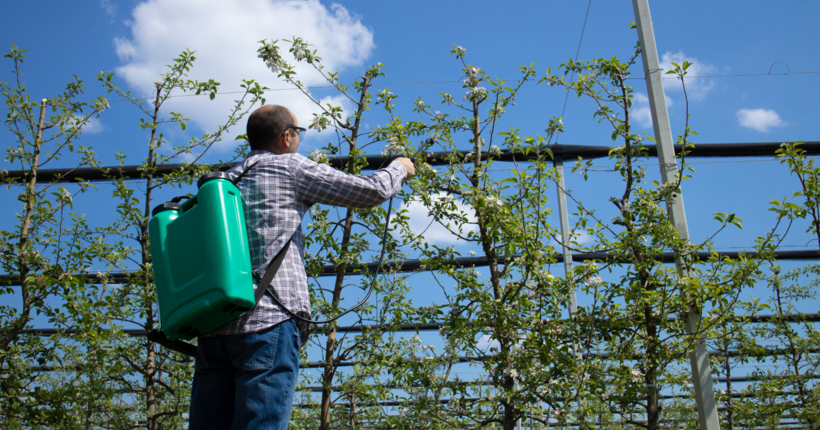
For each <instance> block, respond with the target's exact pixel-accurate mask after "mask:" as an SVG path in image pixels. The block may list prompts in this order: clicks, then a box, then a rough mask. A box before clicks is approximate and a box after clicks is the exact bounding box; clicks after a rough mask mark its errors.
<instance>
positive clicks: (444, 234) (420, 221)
mask: <svg viewBox="0 0 820 430" xmlns="http://www.w3.org/2000/svg"><path fill="white" fill-rule="evenodd" d="M434 198H435V199H436V200H439V201H441V200H444V199H449V198H451V197H450V196H449V195H448V194H446V193H439V194H437V195H436V196H435V197H434ZM455 205H456V208H457V209H458V210H459V211H461V212H464V213H465V215H466V218H467V220H468V221H469V222H473V223H474V222H475V221H476V219H475V215H474V213H473V211H472V210H471V209H470V208H469V207H468V206H467V205H465V204H464V203H461V202H459V201H458V200H455ZM405 209H406V210H407V216H408V217H410V222H409V224H410V231H411V232H412V233H413V234H414V235H419V234H423V235H424V240H425V241H426V242H427V243H429V244H453V243H456V242H458V241H459V240H460V239H459V238H458V237H457V236H455V235H454V234H453V233H451V232H450V230H448V229H447V227H445V226H450V229H452V230H453V231H457V232H459V233H460V234H461V235H465V234H467V232H469V229H462V230H461V231H459V230H458V229H457V228H456V227H455V223H454V222H453V221H452V220H450V219H446V218H445V219H440V220H439V221H436V220H435V219H434V218H433V216H432V215H431V213H430V209H429V208H427V207H425V206H424V204H422V203H421V202H420V201H417V200H407V201H405V202H403V203H402V205H401V208H399V210H405Z"/></svg>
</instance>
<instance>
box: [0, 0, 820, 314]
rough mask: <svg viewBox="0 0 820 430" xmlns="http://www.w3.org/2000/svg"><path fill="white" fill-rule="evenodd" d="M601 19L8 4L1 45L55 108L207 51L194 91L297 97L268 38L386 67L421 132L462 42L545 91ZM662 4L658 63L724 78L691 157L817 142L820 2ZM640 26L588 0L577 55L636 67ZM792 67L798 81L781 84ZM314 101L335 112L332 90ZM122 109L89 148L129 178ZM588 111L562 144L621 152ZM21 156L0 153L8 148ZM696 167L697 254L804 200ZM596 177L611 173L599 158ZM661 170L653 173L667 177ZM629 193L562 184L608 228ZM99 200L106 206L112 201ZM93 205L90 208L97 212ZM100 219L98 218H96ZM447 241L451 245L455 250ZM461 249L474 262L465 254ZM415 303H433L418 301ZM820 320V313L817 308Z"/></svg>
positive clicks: (299, 106)
mask: <svg viewBox="0 0 820 430" xmlns="http://www.w3.org/2000/svg"><path fill="white" fill-rule="evenodd" d="M589 4H590V3H588V2H586V1H575V2H552V1H509V2H505V3H504V4H503V6H501V4H500V3H498V2H490V1H473V2H469V3H468V2H455V1H440V0H439V1H426V0H425V1H415V2H387V1H383V2H373V1H367V2H365V1H343V2H339V3H329V2H324V1H323V2H319V1H317V0H313V1H307V2H272V1H270V0H253V1H238V0H236V1H224V0H203V1H199V2H194V1H172V0H158V1H147V2H143V1H120V2H114V1H112V0H103V1H88V2H56V1H52V2H47V3H32V2H11V3H9V4H7V5H5V6H4V13H3V15H2V17H0V24H1V25H0V34H2V40H3V41H4V43H6V46H5V48H4V49H6V50H8V49H10V47H11V43H15V44H16V45H17V46H18V47H19V48H21V49H26V50H28V51H29V54H27V57H26V63H25V69H24V71H25V74H26V77H25V81H26V83H27V84H28V87H29V89H30V91H31V94H32V97H33V98H37V99H39V98H41V97H49V96H52V95H53V94H55V93H56V92H58V91H59V90H61V89H62V88H63V86H64V85H65V83H66V82H68V81H69V80H70V79H71V77H72V75H75V74H76V75H77V76H79V77H80V78H81V79H83V80H84V81H85V82H86V83H87V91H86V94H87V95H88V96H89V97H88V98H89V99H90V98H91V97H93V96H96V95H98V94H101V93H102V90H101V88H100V87H99V85H97V84H96V82H94V80H93V75H94V74H96V73H99V72H100V71H103V70H105V71H114V72H117V75H118V82H119V83H120V84H121V85H122V86H124V87H126V88H129V89H131V90H133V91H134V93H135V94H140V95H146V94H148V93H149V88H150V82H152V80H153V78H154V76H156V75H157V74H158V73H160V72H161V71H162V69H161V67H162V65H164V64H167V63H168V62H170V61H171V60H172V58H173V57H175V56H176V55H177V54H178V53H179V52H180V51H181V50H182V49H184V48H189V49H191V50H194V51H197V56H198V57H199V60H198V62H197V64H196V65H195V68H194V73H193V74H192V77H194V78H197V79H203V78H205V79H207V78H210V77H213V78H215V79H216V80H217V81H220V82H222V84H223V86H222V91H223V92H225V91H233V90H237V89H238V85H239V83H240V80H241V79H256V80H259V81H261V82H262V83H264V84H265V85H267V86H268V87H270V88H277V89H278V88H287V86H286V84H284V83H282V82H278V81H277V80H276V78H275V77H274V76H273V75H272V74H271V73H270V72H268V71H267V70H266V69H265V68H264V65H263V64H262V62H261V61H260V60H259V59H257V58H256V49H257V46H258V45H257V41H258V40H260V39H277V38H278V39H281V38H289V37H291V36H294V35H296V36H300V37H304V38H305V39H306V40H307V41H308V42H310V43H313V44H314V45H315V47H316V48H317V49H318V50H319V55H320V56H322V57H324V58H325V60H326V62H327V64H328V66H329V68H331V69H336V70H339V71H341V72H342V77H343V78H344V79H347V81H348V82H349V81H350V80H352V79H353V78H355V77H356V76H358V75H360V74H361V73H362V72H363V70H364V68H365V67H366V66H367V65H369V64H374V63H377V62H381V63H384V64H385V65H386V66H385V68H384V69H383V71H384V72H385V73H386V74H387V77H386V78H384V79H382V82H384V83H388V84H386V85H384V86H380V87H378V88H377V89H379V90H380V89H383V88H389V89H390V90H391V91H392V92H393V93H395V94H397V95H399V98H398V99H397V101H396V103H397V104H398V105H399V109H400V111H401V112H402V115H403V116H404V118H405V119H414V118H416V116H415V115H413V114H412V113H411V109H412V106H411V103H412V102H413V101H415V100H416V99H417V98H418V97H421V98H422V99H423V100H426V101H427V102H428V103H432V104H434V105H437V104H438V102H439V99H438V97H437V95H436V94H437V93H438V92H448V93H452V94H461V93H460V91H463V90H462V89H461V85H460V84H459V83H452V82H450V83H447V82H440V81H456V80H458V79H459V78H460V77H461V74H460V72H459V69H460V64H459V63H458V62H457V61H456V60H455V58H454V57H453V56H451V55H450V54H449V51H450V50H451V49H452V47H453V45H454V44H457V45H461V46H463V47H465V48H466V50H467V60H468V61H469V62H470V63H472V64H475V65H476V66H479V67H481V68H482V70H484V71H486V72H487V73H488V74H489V75H490V76H496V77H501V78H508V79H515V78H517V77H518V73H517V72H516V68H517V67H518V66H521V65H529V64H530V63H535V70H536V71H537V73H538V77H541V76H543V75H544V72H545V69H546V68H547V67H552V68H553V70H555V69H556V68H557V66H558V65H559V64H561V63H562V62H563V61H565V60H566V59H568V58H571V57H574V56H575V54H576V50H578V47H579V39H580V38H581V29H582V26H583V24H584V20H585V14H586V11H587V7H588V5H589ZM650 7H651V12H652V18H653V22H654V28H655V33H656V40H657V46H658V51H659V53H660V54H661V56H662V59H665V61H667V62H668V61H682V60H688V61H691V62H693V63H694V66H693V67H694V68H693V69H691V73H690V74H692V75H699V76H715V75H721V76H723V77H710V78H697V79H695V78H693V79H691V80H690V81H689V83H688V84H687V85H688V88H689V89H690V93H689V95H690V103H691V104H690V111H691V117H690V124H691V126H692V128H693V129H694V130H696V131H698V133H699V136H698V137H695V138H694V142H695V143H696V144H704V143H731V142H784V141H796V140H815V141H816V140H820V135H819V134H818V130H817V126H816V118H817V117H818V115H820V108H818V105H817V103H816V102H815V101H814V97H812V96H813V95H814V94H817V93H818V90H820V74H817V73H802V74H800V73H798V72H816V71H819V70H820V61H818V59H817V56H816V55H812V54H811V52H816V51H817V49H818V46H820V34H818V32H817V31H816V25H815V24H816V21H817V18H818V17H820V3H818V2H813V1H786V2H770V1H768V2H767V1H748V0H747V1H720V2H714V1H701V0H698V1H688V2H680V1H669V0H663V1H652V2H650ZM633 20H634V14H633V11H632V4H631V2H629V1H625V0H621V1H602V0H592V2H591V6H590V7H589V15H588V19H587V22H586V30H585V32H584V35H583V42H582V44H581V46H580V55H579V58H580V59H589V58H598V57H605V58H609V57H612V56H618V57H621V58H623V57H627V56H628V55H629V54H630V53H631V52H632V47H633V46H634V44H635V42H636V40H637V34H636V33H635V31H634V30H630V29H628V27H627V25H628V24H629V23H630V22H631V21H633ZM2 64H3V65H4V68H2V72H1V73H2V75H0V80H3V81H10V80H12V74H11V73H10V69H11V67H10V63H9V62H8V60H4V62H3V63H2ZM641 70H642V67H641V66H640V63H639V64H638V66H637V67H636V68H635V69H634V71H635V74H634V76H636V77H639V76H640V75H641V73H640V72H641ZM770 70H771V72H772V73H773V75H771V76H768V75H767V76H726V75H748V74H766V73H768V72H769V71H770ZM787 70H789V71H790V72H791V73H790V74H788V75H782V73H784V72H786V71H787ZM304 79H305V82H307V83H308V84H309V85H316V84H318V83H320V81H319V80H317V79H316V77H315V76H314V77H311V76H310V75H306V77H305V78H304ZM418 82H423V83H418ZM435 82H438V83H435ZM633 83H634V86H635V88H636V91H637V92H638V93H640V94H645V88H644V85H643V83H642V82H641V81H640V80H639V79H638V80H634V81H633ZM665 84H666V88H667V91H666V93H667V97H668V99H669V100H670V117H671V121H672V128H673V133H675V134H677V133H679V132H680V131H681V130H682V127H683V121H684V100H683V96H682V93H681V92H680V90H679V89H678V87H677V85H678V84H677V82H676V81H674V80H667V81H666V83H665ZM315 94H316V95H318V96H320V97H333V94H331V93H328V92H326V91H323V90H316V91H315ZM117 98H118V97H116V96H114V97H110V99H112V100H114V99H117ZM231 100H232V98H231V97H230V96H229V95H220V96H218V97H217V98H216V100H214V101H209V100H208V99H207V97H200V98H186V99H178V101H175V102H174V104H173V105H172V106H171V109H178V110H180V111H182V112H184V113H185V114H186V116H188V117H189V118H191V119H192V121H193V123H194V124H193V127H191V128H189V131H191V130H193V132H194V133H201V132H203V131H207V130H211V129H212V127H213V126H214V125H215V124H216V123H217V122H218V121H219V119H221V118H223V117H224V116H225V114H226V113H227V107H228V106H229V105H230V102H231ZM564 100H565V93H564V92H563V91H561V90H559V89H556V88H547V87H546V86H544V85H541V86H537V85H535V84H528V85H527V86H525V88H524V89H523V91H522V92H521V93H520V95H519V97H518V102H517V105H516V106H515V107H512V108H510V109H509V111H508V115H507V116H506V117H505V119H504V122H503V123H502V124H503V127H502V128H505V127H506V128H509V127H516V128H520V129H521V130H522V133H523V134H525V135H535V134H538V133H542V134H543V129H544V128H545V127H546V125H547V121H548V119H549V118H551V117H552V116H559V115H561V111H562V107H563V105H564ZM641 100H642V99H641V97H640V95H637V96H636V99H635V103H636V108H637V110H638V118H637V119H638V124H639V125H640V126H642V127H645V128H646V130H647V131H648V132H650V133H651V125H650V124H649V123H648V121H647V120H645V119H644V120H643V121H642V120H641V116H640V115H642V114H641V113H640V112H641V109H642V108H643V107H645V103H643V104H642V102H641ZM268 102H270V103H277V104H283V105H286V106H290V107H292V108H293V110H294V111H295V112H296V113H297V115H298V117H299V119H300V121H301V122H302V124H303V125H304V124H306V123H308V122H309V119H310V114H311V112H312V110H311V107H310V106H308V105H307V104H306V103H305V101H304V99H303V98H301V97H300V96H299V94H298V93H297V92H294V91H280V92H271V93H270V95H269V96H268ZM111 106H112V109H110V110H109V111H107V112H106V113H105V114H104V115H103V116H102V117H101V118H100V119H99V121H98V122H97V123H96V124H95V126H94V129H93V130H89V131H88V132H87V133H86V135H85V136H84V139H83V144H84V145H91V146H93V147H94V148H95V149H96V150H97V152H98V154H99V156H100V158H101V159H102V160H103V161H104V163H107V164H112V163H113V161H114V159H113V155H112V154H113V153H114V152H115V151H118V150H122V151H124V152H125V153H126V154H128V155H129V157H130V158H129V160H128V161H127V163H128V164H137V163H138V162H139V160H140V159H141V157H142V156H143V155H142V154H143V153H144V152H145V142H146V141H147V135H146V133H145V132H143V131H141V130H140V129H139V128H137V126H136V124H137V118H138V117H137V112H136V110H135V109H134V108H133V107H130V106H128V105H127V104H126V103H124V102H116V103H115V102H113V101H112V103H111ZM592 113H593V107H592V104H591V103H590V102H588V101H585V100H579V99H576V98H575V97H574V96H571V97H570V98H569V101H568V103H567V108H566V113H565V115H564V123H565V130H566V132H565V133H564V134H563V135H562V136H561V137H560V139H559V141H560V142H561V143H566V144H581V145H609V144H610V142H611V141H610V139H609V135H610V132H611V130H609V129H608V128H607V126H606V125H604V124H598V123H597V122H596V121H595V120H594V119H593V118H592ZM643 115H645V114H643ZM644 118H645V117H644ZM386 121H387V120H386V118H385V117H384V116H383V115H380V114H379V113H378V112H376V111H375V110H374V112H373V114H372V116H368V117H367V126H376V125H378V124H381V125H384V124H385V122H386ZM241 128H243V127H240V130H241ZM2 133H3V134H0V136H3V138H4V139H6V140H8V139H9V135H8V134H7V133H5V131H4V132H2ZM167 133H168V137H169V138H170V139H171V140H172V141H182V140H186V139H187V135H185V134H183V133H181V132H178V131H172V130H169V131H167ZM331 138H333V137H332V136H330V135H329V133H326V134H322V135H318V134H316V133H313V132H310V133H309V135H308V137H307V139H306V140H305V142H304V143H303V145H302V149H304V150H306V151H309V150H312V149H315V148H318V147H321V146H324V144H325V143H326V142H327V141H328V140H329V139H331ZM465 143H466V142H465ZM10 144H11V142H8V144H4V145H3V146H4V149H5V148H6V147H8V146H9V145H10ZM231 150H232V144H231V142H230V140H229V141H228V142H226V143H225V144H224V145H221V146H220V147H219V148H218V149H217V151H216V152H215V153H214V154H213V155H211V156H210V158H208V159H206V160H211V161H215V160H218V159H220V158H223V157H225V156H227V154H228V153H230V152H231ZM379 151H380V148H378V149H374V150H373V151H368V152H369V153H373V152H379ZM697 161H708V163H701V164H695V165H694V167H695V168H696V169H697V170H698V173H697V175H696V177H695V178H694V179H692V180H691V181H688V182H687V183H686V184H685V185H684V196H685V199H686V200H685V201H686V209H687V217H688V219H689V226H690V231H691V236H692V238H693V240H699V239H702V238H704V237H706V236H708V235H710V234H711V232H712V231H713V230H714V228H715V227H716V226H717V225H716V223H715V222H713V221H712V220H711V219H712V216H711V214H712V213H714V212H734V213H737V214H738V216H740V217H741V218H743V219H744V220H745V221H746V224H745V229H744V230H743V231H735V230H732V231H728V232H726V233H725V234H721V235H720V236H719V237H718V239H717V243H718V246H720V247H724V248H731V247H746V246H750V245H752V244H753V243H754V238H755V237H757V236H759V235H761V234H763V232H765V231H766V229H767V228H769V227H770V226H771V224H772V219H773V218H772V216H771V215H770V214H769V213H767V212H766V208H767V202H769V201H770V200H772V199H775V198H782V197H784V196H791V194H792V193H793V192H794V191H796V190H797V182H796V179H795V178H793V177H790V176H789V175H788V173H787V171H786V170H785V168H784V167H783V166H781V165H779V164H778V163H777V162H774V161H771V160H761V159H754V160H751V159H749V160H747V159H738V160H727V159H715V160H697ZM729 161H731V162H729ZM596 164H598V165H608V164H610V163H608V162H607V160H600V161H599V162H597V163H596ZM2 167H4V168H9V167H8V166H5V165H4V166H2ZM50 167H59V165H54V166H50ZM602 169H605V168H602ZM649 170H650V172H653V175H656V173H655V172H654V171H656V170H657V169H653V168H650V169H649ZM616 179H617V178H616V175H615V174H613V173H607V172H592V173H591V176H590V180H589V181H587V182H583V181H582V180H581V178H580V177H579V176H578V175H572V174H568V185H567V186H568V188H569V189H571V190H573V191H575V192H576V193H577V196H578V198H579V199H581V200H584V201H591V202H600V203H596V204H594V205H595V207H596V208H598V209H599V210H601V211H602V212H603V213H608V212H607V211H610V212H611V211H612V206H611V205H610V204H609V203H606V198H607V197H608V196H610V195H613V194H614V193H615V192H616V191H617V189H618V186H619V184H618V183H617V181H616ZM101 192H103V193H105V192H107V190H106V188H105V187H104V186H103V187H101ZM0 198H2V199H3V200H2V201H3V202H4V203H5V205H7V207H8V205H11V207H14V208H15V209H14V211H18V210H19V204H18V203H16V202H15V200H14V198H13V196H12V195H11V194H10V193H9V192H8V191H6V192H5V194H4V195H3V196H2V197H0ZM86 199H87V200H86V201H85V203H84V204H89V205H90V204H91V203H92V201H93V200H92V198H91V197H87V198H86ZM12 213H13V211H12V212H6V214H5V215H3V216H2V218H0V221H2V222H3V226H4V228H10V227H11V223H12V222H13V216H12ZM111 213H112V214H113V210H112V212H111ZM104 214H105V213H104V211H101V212H100V215H99V216H104ZM92 215H93V214H92ZM554 221H555V222H557V217H556V218H555V220H554ZM804 228H805V226H803V227H802V228H798V229H796V230H795V234H793V235H792V236H791V237H790V238H789V239H788V240H787V241H786V244H789V245H804V244H806V243H808V241H809V240H810V238H809V237H808V236H806V235H803V234H800V232H802V230H803V229H804ZM442 240H443V241H444V242H446V238H442ZM457 246H458V249H459V250H460V251H462V253H465V254H466V252H467V251H468V250H469V249H470V247H469V246H466V245H458V244H457ZM476 250H477V249H476ZM418 299H419V300H421V301H423V300H424V298H423V297H421V296H419V298H418ZM421 304H423V303H421ZM812 306H813V308H814V309H815V310H816V304H812Z"/></svg>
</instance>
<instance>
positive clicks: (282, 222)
mask: <svg viewBox="0 0 820 430" xmlns="http://www.w3.org/2000/svg"><path fill="white" fill-rule="evenodd" d="M304 132H305V129H304V128H301V127H299V122H298V121H297V119H296V117H295V116H294V115H293V113H292V112H291V111H290V110H288V109H287V108H285V107H282V106H276V105H268V106H262V107H260V108H259V109H257V110H256V111H254V112H253V113H252V114H251V116H250V117H249V118H248V125H247V136H248V142H250V148H251V152H250V154H248V157H247V158H246V159H245V160H244V161H243V162H242V163H240V164H239V165H237V166H236V167H235V168H233V169H232V170H230V171H229V172H228V173H230V174H232V175H234V176H236V175H239V174H240V173H241V172H243V171H245V170H246V169H248V168H249V167H250V166H253V168H250V170H247V173H246V174H245V176H244V177H243V178H242V180H241V181H240V182H239V183H238V184H237V187H238V188H239V190H240V192H241V193H242V200H243V202H244V205H245V222H246V224H247V227H248V241H249V245H250V253H251V264H252V267H253V270H254V272H255V273H256V274H258V275H259V277H260V279H261V277H262V275H263V274H264V273H265V269H266V268H267V267H268V264H270V262H271V260H273V258H274V256H276V254H278V253H279V251H280V250H282V249H284V246H285V244H286V243H287V242H288V240H291V238H293V241H292V243H291V245H290V247H289V249H288V250H287V253H286V254H285V258H284V260H283V261H282V265H281V266H280V268H279V271H278V272H277V273H276V276H275V277H274V278H273V282H271V284H270V286H268V287H267V288H268V291H267V293H266V294H265V296H263V297H262V300H260V301H259V303H258V304H257V305H256V307H255V308H254V309H252V310H250V311H248V312H246V313H245V314H243V315H242V316H241V317H240V318H239V319H238V320H236V321H234V322H232V323H230V324H227V325H225V326H223V327H221V328H219V329H217V330H216V331H214V332H212V333H209V334H207V335H204V336H200V337H199V341H198V346H197V354H196V364H195V372H194V383H193V390H192V395H191V412H190V428H191V429H192V430H198V429H206V428H207V429H220V430H222V429H228V428H233V429H235V430H237V429H286V428H287V427H288V421H289V420H290V413H291V407H292V403H293V393H294V390H295V387H296V377H297V375H298V371H299V348H300V347H301V346H302V345H304V344H305V342H306V341H307V335H308V328H309V327H308V324H307V323H304V322H302V321H299V320H297V319H295V318H292V317H291V316H290V315H289V314H288V313H287V312H286V311H284V310H282V309H281V308H280V307H279V306H278V305H277V304H275V303H274V302H273V300H272V299H271V297H270V294H271V293H272V292H275V294H276V297H277V298H278V299H279V300H280V301H281V302H282V304H283V305H284V306H285V307H287V308H288V309H289V310H290V311H292V312H293V313H296V314H297V315H300V316H302V317H304V318H307V317H309V316H310V301H309V294H308V288H307V274H306V273H305V268H304V267H305V264H304V259H303V255H302V254H303V248H304V241H303V237H302V229H301V225H302V218H303V217H304V216H305V213H306V212H307V211H308V210H309V208H310V207H311V206H312V205H313V204H315V203H322V204H328V205H334V206H344V207H356V208H367V207H373V206H377V205H379V204H381V203H383V202H384V201H386V200H387V199H389V198H390V197H392V196H394V195H396V193H398V192H399V190H400V189H401V183H402V181H403V180H405V179H407V178H411V177H413V176H414V174H415V170H414V168H413V164H412V163H411V162H410V160H408V159H407V158H399V159H396V160H395V161H394V162H392V163H391V164H390V165H389V166H387V167H386V168H384V169H380V170H379V171H377V172H375V173H374V174H372V175H370V176H352V175H347V174H344V173H342V172H340V171H338V170H335V169H333V168H331V167H329V166H327V165H323V164H318V163H315V162H313V161H311V160H309V159H308V158H306V157H304V156H302V155H298V154H297V153H296V151H297V149H298V148H299V141H300V138H302V137H303V136H304ZM254 287H255V288H265V287H266V286H261V285H254Z"/></svg>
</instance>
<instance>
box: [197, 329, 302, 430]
mask: <svg viewBox="0 0 820 430" xmlns="http://www.w3.org/2000/svg"><path fill="white" fill-rule="evenodd" d="M299 346H300V335H299V330H298V329H297V328H296V323H295V322H294V321H293V319H290V320H287V321H284V322H282V323H280V324H277V325H275V326H273V327H271V328H269V329H266V330H263V331H260V332H258V333H250V334H236V335H224V336H214V337H200V338H199V340H198V345H197V350H196V365H195V371H194V384H193V390H192V393H191V411H190V419H189V428H190V429H191V430H200V429H219V430H224V429H234V430H240V429H272V430H273V429H275V430H280V429H287V428H288V422H289V421H290V412H291V408H292V406H293V391H294V390H295V388H296V377H297V375H298V374H299Z"/></svg>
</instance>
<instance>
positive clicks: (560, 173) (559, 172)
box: [553, 155, 578, 317]
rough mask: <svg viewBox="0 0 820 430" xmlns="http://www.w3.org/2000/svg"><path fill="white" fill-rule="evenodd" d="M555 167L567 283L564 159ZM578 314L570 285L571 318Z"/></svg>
mask: <svg viewBox="0 0 820 430" xmlns="http://www.w3.org/2000/svg"><path fill="white" fill-rule="evenodd" d="M553 166H554V167H555V174H556V176H557V179H556V180H555V183H556V184H557V185H558V218H559V219H560V222H561V242H563V243H561V248H562V249H563V254H564V274H565V276H566V279H567V282H570V280H571V279H572V251H570V249H569V242H570V235H571V234H572V233H571V232H570V231H569V213H568V211H567V194H566V186H565V185H564V157H563V156H561V155H556V156H555V158H554V159H553ZM576 312H578V302H577V299H576V297H575V286H574V285H573V284H570V294H569V316H570V317H572V316H573V315H575V313H576Z"/></svg>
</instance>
